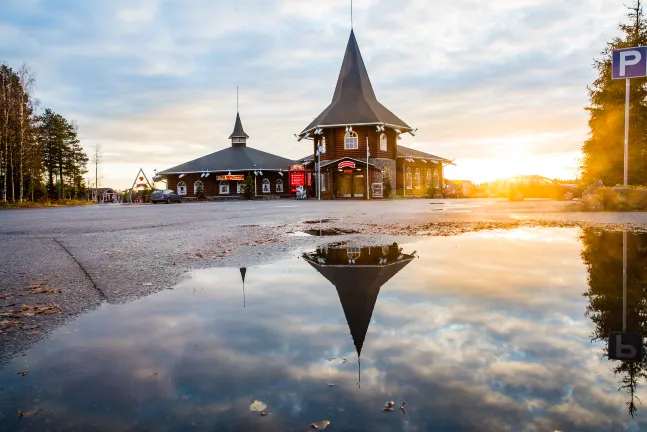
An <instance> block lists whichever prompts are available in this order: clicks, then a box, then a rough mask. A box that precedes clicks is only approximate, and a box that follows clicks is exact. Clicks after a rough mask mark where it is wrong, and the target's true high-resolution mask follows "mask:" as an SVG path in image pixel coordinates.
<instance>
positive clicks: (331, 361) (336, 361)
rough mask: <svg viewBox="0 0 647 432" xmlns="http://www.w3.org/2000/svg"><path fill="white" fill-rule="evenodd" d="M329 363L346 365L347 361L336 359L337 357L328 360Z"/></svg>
mask: <svg viewBox="0 0 647 432" xmlns="http://www.w3.org/2000/svg"><path fill="white" fill-rule="evenodd" d="M328 361H329V362H330V363H334V364H342V363H346V359H343V358H336V357H333V358H331V359H328Z"/></svg>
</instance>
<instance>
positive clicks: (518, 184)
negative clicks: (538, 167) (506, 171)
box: [498, 175, 581, 201]
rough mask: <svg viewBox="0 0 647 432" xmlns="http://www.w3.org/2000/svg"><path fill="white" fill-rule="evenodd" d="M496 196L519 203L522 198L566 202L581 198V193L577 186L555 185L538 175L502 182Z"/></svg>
mask: <svg viewBox="0 0 647 432" xmlns="http://www.w3.org/2000/svg"><path fill="white" fill-rule="evenodd" d="M498 194H499V196H505V197H507V198H508V199H509V200H510V201H521V200H523V199H524V198H552V199H556V200H567V201H568V200H572V199H573V198H575V197H578V196H581V191H580V189H579V187H578V186H577V185H573V184H561V183H557V182H555V181H553V180H551V179H549V178H546V177H542V176H539V175H524V176H516V177H511V178H509V179H507V180H504V181H503V183H502V185H501V187H500V188H499V190H498Z"/></svg>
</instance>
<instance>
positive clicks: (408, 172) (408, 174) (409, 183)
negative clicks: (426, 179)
mask: <svg viewBox="0 0 647 432" xmlns="http://www.w3.org/2000/svg"><path fill="white" fill-rule="evenodd" d="M404 178H405V180H404V184H405V186H406V188H407V189H409V190H411V189H413V174H412V173H411V168H407V170H406V171H405V175H404Z"/></svg>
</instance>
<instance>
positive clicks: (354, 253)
mask: <svg viewBox="0 0 647 432" xmlns="http://www.w3.org/2000/svg"><path fill="white" fill-rule="evenodd" d="M346 254H348V259H352V260H356V259H357V258H359V257H360V256H361V255H362V250H361V249H360V248H358V247H349V248H346Z"/></svg>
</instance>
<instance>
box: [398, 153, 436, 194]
mask: <svg viewBox="0 0 647 432" xmlns="http://www.w3.org/2000/svg"><path fill="white" fill-rule="evenodd" d="M403 164H404V167H403ZM407 168H411V175H412V176H413V189H407V190H406V196H424V195H426V193H427V187H428V185H427V170H431V184H433V181H434V176H433V174H434V169H437V170H438V175H439V176H440V181H439V184H440V187H439V188H438V189H437V191H436V193H442V187H443V166H442V164H440V163H431V162H427V163H424V162H422V161H420V160H419V159H415V162H413V163H410V162H406V161H405V159H404V158H398V160H397V162H396V169H397V175H396V191H395V193H396V194H397V195H398V196H402V194H403V192H402V188H403V186H404V172H405V170H406V169H407ZM416 169H419V170H420V180H421V183H422V184H421V187H417V185H416V176H415V172H416Z"/></svg>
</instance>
